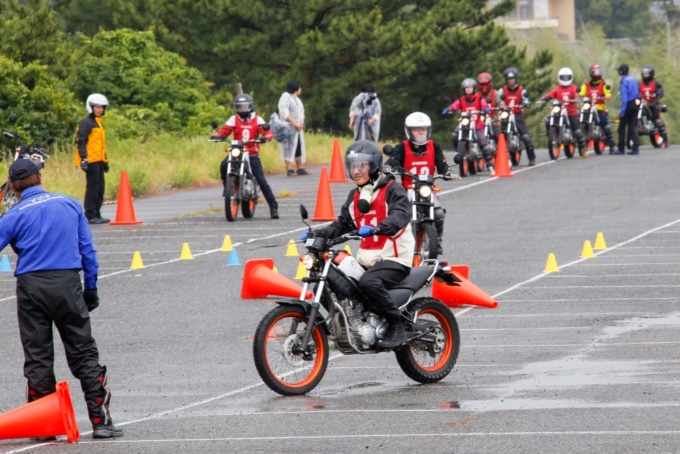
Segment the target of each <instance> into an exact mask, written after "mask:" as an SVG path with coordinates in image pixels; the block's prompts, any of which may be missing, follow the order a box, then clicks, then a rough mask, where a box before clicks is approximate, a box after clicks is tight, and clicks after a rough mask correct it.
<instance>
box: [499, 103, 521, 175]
mask: <svg viewBox="0 0 680 454" xmlns="http://www.w3.org/2000/svg"><path fill="white" fill-rule="evenodd" d="M519 107H525V105H524V104H522V105H521V106H519ZM513 108H514V106H513V107H510V106H504V107H502V108H501V109H500V110H501V113H500V115H499V118H500V125H501V128H500V132H501V134H505V144H506V146H507V147H508V156H509V157H510V166H511V167H516V166H518V165H519V160H520V158H521V156H522V148H523V147H524V142H522V140H520V137H519V131H518V130H517V124H516V123H515V115H514V114H513V113H512V109H513Z"/></svg>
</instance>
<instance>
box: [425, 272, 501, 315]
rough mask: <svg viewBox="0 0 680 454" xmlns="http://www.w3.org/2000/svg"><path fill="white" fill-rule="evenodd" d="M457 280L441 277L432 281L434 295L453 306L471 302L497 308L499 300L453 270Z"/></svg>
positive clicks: (471, 303)
mask: <svg viewBox="0 0 680 454" xmlns="http://www.w3.org/2000/svg"><path fill="white" fill-rule="evenodd" d="M451 274H453V275H454V276H455V280H456V281H457V282H452V283H448V282H444V281H440V280H439V279H434V280H433V281H432V297H433V298H437V299H439V300H441V301H442V302H443V303H444V304H446V305H447V306H451V307H456V306H462V305H464V304H469V305H473V306H483V307H490V308H492V309H493V308H496V307H498V301H495V300H494V299H493V298H491V297H490V296H489V295H488V294H487V293H486V292H485V291H484V290H482V289H480V288H479V287H477V286H476V285H475V284H473V283H472V282H470V281H468V280H467V279H466V278H464V277H463V276H462V275H460V274H458V273H456V272H455V271H451Z"/></svg>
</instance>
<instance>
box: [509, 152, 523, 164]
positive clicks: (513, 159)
mask: <svg viewBox="0 0 680 454" xmlns="http://www.w3.org/2000/svg"><path fill="white" fill-rule="evenodd" d="M521 157H522V150H514V151H512V152H511V153H510V164H511V165H512V166H513V167H517V166H518V165H519V160H520V158H521Z"/></svg>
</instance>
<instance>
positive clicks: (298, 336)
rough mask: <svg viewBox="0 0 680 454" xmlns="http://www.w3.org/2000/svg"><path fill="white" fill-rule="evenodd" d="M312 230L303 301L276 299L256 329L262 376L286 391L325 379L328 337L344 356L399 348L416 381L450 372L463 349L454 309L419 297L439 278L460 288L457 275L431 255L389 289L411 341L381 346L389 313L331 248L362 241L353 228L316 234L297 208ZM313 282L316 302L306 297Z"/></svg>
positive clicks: (350, 260) (301, 390)
mask: <svg viewBox="0 0 680 454" xmlns="http://www.w3.org/2000/svg"><path fill="white" fill-rule="evenodd" d="M300 215H301V217H302V219H303V222H304V223H305V224H306V225H307V226H308V227H309V234H308V235H309V236H308V237H307V238H306V240H305V247H306V248H307V254H306V255H304V257H303V258H302V264H303V266H304V268H305V269H306V270H307V276H306V277H304V278H302V282H303V288H302V291H301V292H300V297H299V299H286V300H280V301H277V304H278V306H277V307H275V308H274V309H272V310H271V311H269V313H267V314H266V315H265V316H264V318H263V319H262V320H261V321H260V323H259V325H258V327H257V330H256V331H255V340H254V342H253V356H254V361H255V366H256V368H257V371H258V373H259V375H260V377H261V378H262V381H264V383H265V384H266V385H267V386H268V387H269V388H270V389H272V390H273V391H275V392H277V393H279V394H281V395H284V396H295V395H301V394H305V393H307V392H309V391H311V390H312V389H314V388H315V387H316V386H317V385H318V384H319V382H320V381H321V379H322V378H323V376H324V374H325V372H326V367H327V365H328V359H329V356H330V349H329V341H331V342H333V344H334V345H335V349H336V350H337V351H339V352H340V353H342V354H344V355H356V354H359V355H364V354H376V353H381V352H387V351H394V353H395V356H396V358H397V362H398V364H399V366H400V367H401V369H402V371H403V372H404V373H405V374H406V375H407V376H408V377H410V378H411V379H413V380H415V381H417V382H419V383H435V382H438V381H440V380H442V379H443V378H444V377H446V376H447V375H448V374H449V372H451V370H452V369H453V366H454V365H455V363H456V359H457V357H458V351H459V349H460V337H459V331H458V324H457V322H456V319H455V317H454V315H453V313H452V312H451V310H450V309H449V308H448V307H447V306H446V305H444V303H442V302H441V301H440V300H438V299H436V298H431V297H419V298H414V295H415V294H416V293H417V292H418V291H419V290H421V289H422V288H424V287H425V286H427V285H428V284H430V283H431V282H432V279H435V278H437V279H442V280H444V281H446V282H447V283H451V284H453V285H455V283H456V282H459V279H458V278H457V277H456V276H455V275H454V274H452V273H450V272H449V271H450V268H449V267H448V266H447V265H446V264H445V263H442V262H439V261H437V260H433V259H428V260H426V261H424V262H423V263H422V264H421V266H418V267H414V268H412V269H411V272H410V274H409V275H408V276H407V278H406V279H404V281H403V282H402V283H401V284H399V285H398V286H397V287H395V288H393V289H391V290H389V292H390V295H391V296H392V299H393V301H394V303H395V304H396V305H397V306H398V307H399V308H400V309H401V311H402V314H403V318H404V320H405V325H406V332H407V340H406V342H404V343H403V344H402V345H400V346H399V347H396V348H394V349H390V348H383V347H380V345H379V343H378V340H379V339H382V338H384V336H385V334H386V332H387V330H388V325H387V323H386V322H385V320H384V318H382V317H379V316H378V315H376V314H374V313H372V312H370V311H367V310H365V309H364V304H365V303H367V301H365V299H364V298H365V297H364V296H363V295H362V293H361V291H360V290H359V288H358V285H357V282H358V280H359V279H360V278H361V275H362V274H363V273H364V269H363V267H362V266H361V265H359V264H358V262H357V261H356V260H355V259H354V257H352V256H351V255H350V254H349V253H348V252H347V251H345V250H344V249H340V248H338V249H336V248H334V246H336V245H339V244H341V243H343V242H345V241H348V240H352V239H360V238H359V237H358V236H356V232H350V233H348V234H345V235H341V236H340V237H338V238H332V239H326V238H322V237H319V236H314V234H313V232H312V229H311V226H310V225H309V224H308V223H307V221H306V219H307V210H306V209H305V207H304V206H300ZM311 285H313V286H314V289H313V300H312V301H306V300H305V296H306V295H307V292H308V289H309V288H310V286H311Z"/></svg>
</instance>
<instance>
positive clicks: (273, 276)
mask: <svg viewBox="0 0 680 454" xmlns="http://www.w3.org/2000/svg"><path fill="white" fill-rule="evenodd" d="M273 268H274V259H253V260H248V261H247V262H246V265H245V267H244V269H243V286H242V287H241V298H243V299H257V298H266V297H268V296H270V295H278V296H284V297H286V296H287V297H291V298H298V297H300V294H301V293H302V287H301V286H300V285H298V284H296V283H295V282H294V281H292V280H290V279H288V278H287V277H284V276H281V275H280V274H278V273H275V272H274V270H273ZM312 296H313V294H312V292H307V298H311V297H312Z"/></svg>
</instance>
